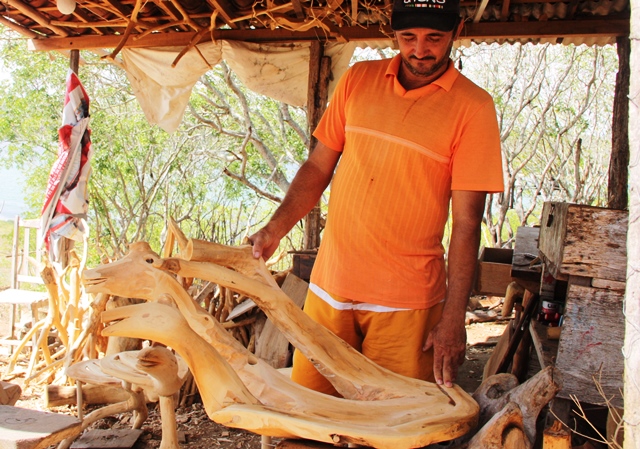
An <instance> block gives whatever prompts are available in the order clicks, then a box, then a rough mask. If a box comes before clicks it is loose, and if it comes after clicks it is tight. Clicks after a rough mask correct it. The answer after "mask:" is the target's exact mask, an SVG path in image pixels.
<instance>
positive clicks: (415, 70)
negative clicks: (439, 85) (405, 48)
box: [402, 42, 453, 78]
mask: <svg viewBox="0 0 640 449" xmlns="http://www.w3.org/2000/svg"><path fill="white" fill-rule="evenodd" d="M451 48H453V42H451V44H449V48H448V49H447V52H446V53H445V54H444V56H443V57H442V58H441V59H438V60H435V62H434V64H433V65H432V66H431V67H429V68H428V69H426V70H420V68H419V67H416V66H414V65H413V64H411V59H413V60H418V61H420V59H417V58H415V57H414V56H410V57H408V58H407V57H405V56H402V61H403V62H404V66H405V67H406V68H407V70H409V72H411V73H412V74H413V75H415V76H419V77H421V78H429V77H431V76H433V75H434V74H435V73H438V71H440V70H441V69H442V67H446V65H447V63H448V62H449V55H450V54H451ZM433 59H435V58H431V57H429V58H425V60H433Z"/></svg>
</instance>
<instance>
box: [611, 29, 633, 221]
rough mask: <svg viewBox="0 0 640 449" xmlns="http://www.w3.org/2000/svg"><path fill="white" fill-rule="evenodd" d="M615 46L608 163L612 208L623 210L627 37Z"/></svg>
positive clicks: (626, 171)
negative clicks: (615, 74) (615, 70)
mask: <svg viewBox="0 0 640 449" xmlns="http://www.w3.org/2000/svg"><path fill="white" fill-rule="evenodd" d="M616 43H617V45H618V74H617V76H616V88H615V96H614V99H613V122H612V126H611V144H612V145H611V161H610V163H609V198H608V204H609V207H610V208H612V209H626V208H627V204H628V201H629V198H628V193H627V188H628V186H629V78H630V76H631V74H630V73H629V53H630V51H631V48H630V47H631V45H630V42H629V38H628V37H627V36H619V37H618V38H617V39H616Z"/></svg>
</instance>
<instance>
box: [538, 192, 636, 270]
mask: <svg viewBox="0 0 640 449" xmlns="http://www.w3.org/2000/svg"><path fill="white" fill-rule="evenodd" d="M628 220H629V213H628V212H627V211H622V210H615V209H605V208H601V207H592V206H583V205H576V204H568V203H555V202H547V203H545V204H544V207H543V211H542V218H541V230H540V240H539V248H540V252H541V253H542V254H543V256H544V259H545V261H546V262H547V263H548V266H549V271H550V273H551V274H552V275H553V276H554V277H555V278H556V279H563V280H566V279H567V278H568V276H571V275H574V276H583V277H595V278H601V279H611V280H614V281H624V280H625V279H626V269H627V251H626V247H627V246H626V245H627V223H628Z"/></svg>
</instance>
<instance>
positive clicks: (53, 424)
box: [0, 405, 82, 449]
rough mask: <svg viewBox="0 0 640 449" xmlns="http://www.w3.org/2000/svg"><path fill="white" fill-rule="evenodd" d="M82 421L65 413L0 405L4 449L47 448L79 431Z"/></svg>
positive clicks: (0, 438) (0, 433)
mask: <svg viewBox="0 0 640 449" xmlns="http://www.w3.org/2000/svg"><path fill="white" fill-rule="evenodd" d="M81 426H82V422H81V421H80V420H78V419H77V418H74V417H73V416H69V415H63V414H62V413H48V412H41V411H38V410H30V409H24V408H20V407H12V406H10V405H0V447H2V449H44V448H46V447H48V446H51V445H53V444H56V443H58V442H60V441H62V440H63V439H65V438H67V437H71V436H73V435H77V434H78V433H80V430H81Z"/></svg>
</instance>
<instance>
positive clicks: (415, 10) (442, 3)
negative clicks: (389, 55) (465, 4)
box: [391, 0, 460, 31]
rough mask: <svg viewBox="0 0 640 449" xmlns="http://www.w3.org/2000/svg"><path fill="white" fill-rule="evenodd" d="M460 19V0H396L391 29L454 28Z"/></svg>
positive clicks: (444, 29) (449, 29)
mask: <svg viewBox="0 0 640 449" xmlns="http://www.w3.org/2000/svg"><path fill="white" fill-rule="evenodd" d="M459 20H460V0H394V2H393V11H392V12H391V29H392V30H394V31H401V30H406V29H407V28H432V29H434V30H438V31H451V30H453V29H454V28H455V27H456V25H457V24H458V21H459Z"/></svg>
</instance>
